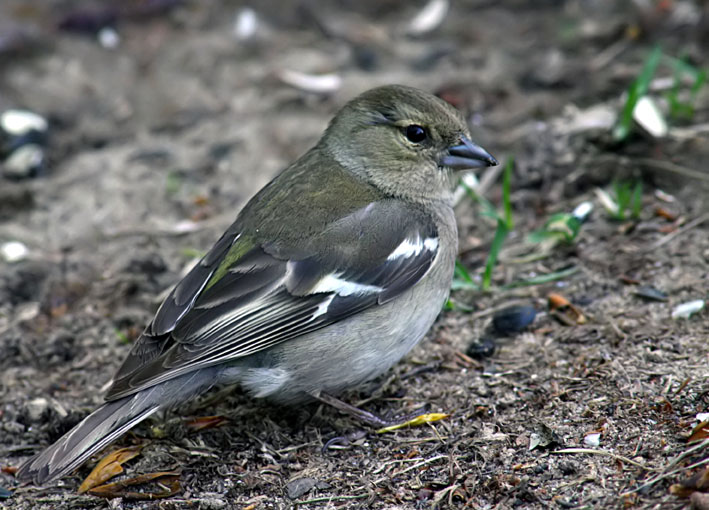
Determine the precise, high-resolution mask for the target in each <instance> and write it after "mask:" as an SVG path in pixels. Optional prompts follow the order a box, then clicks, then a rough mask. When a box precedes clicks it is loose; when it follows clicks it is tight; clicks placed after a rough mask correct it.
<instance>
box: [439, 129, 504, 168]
mask: <svg viewBox="0 0 709 510" xmlns="http://www.w3.org/2000/svg"><path fill="white" fill-rule="evenodd" d="M441 164H442V165H444V166H448V167H450V168H453V169H455V170H465V169H469V168H482V167H485V166H496V165H498V164H499V163H498V162H497V160H496V159H495V158H494V157H493V156H492V155H491V154H490V153H489V152H487V151H486V150H485V149H483V148H482V147H480V146H479V145H475V144H474V143H473V142H471V141H470V140H469V139H468V137H466V136H462V137H461V138H460V144H459V145H454V146H453V147H450V148H449V149H448V154H446V155H445V156H443V157H442V158H441Z"/></svg>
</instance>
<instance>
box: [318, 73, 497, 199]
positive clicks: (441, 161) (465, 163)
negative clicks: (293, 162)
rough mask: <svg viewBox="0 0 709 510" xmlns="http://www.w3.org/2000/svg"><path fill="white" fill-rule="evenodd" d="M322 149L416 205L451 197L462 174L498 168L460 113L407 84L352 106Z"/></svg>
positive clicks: (339, 116) (371, 94)
mask: <svg viewBox="0 0 709 510" xmlns="http://www.w3.org/2000/svg"><path fill="white" fill-rule="evenodd" d="M320 147H321V148H322V150H324V151H325V152H326V153H328V154H329V155H331V156H332V157H334V158H335V160H336V161H337V162H338V163H339V164H340V165H342V166H343V167H344V168H345V169H346V170H348V171H350V172H352V173H354V174H356V175H358V176H360V177H362V178H364V179H366V180H367V181H369V182H370V183H371V184H373V185H375V186H376V187H378V188H379V189H381V190H382V191H384V192H386V193H388V194H392V195H395V196H401V197H404V198H409V199H413V200H417V201H420V200H423V201H430V200H439V199H444V200H445V199H448V198H449V197H450V195H451V191H452V188H453V185H454V183H455V180H456V178H455V172H456V171H458V170H468V169H474V168H479V167H485V166H494V165H497V160H495V158H494V157H492V156H491V155H490V154H489V153H488V152H487V151H485V150H484V149H483V148H482V147H479V146H478V145H476V144H475V143H473V142H472V140H471V138H470V131H469V129H468V126H467V124H466V122H465V119H464V118H463V116H462V115H461V113H460V112H459V111H458V110H456V109H455V108H454V107H453V106H451V105H450V104H448V103H447V102H445V101H443V100H442V99H440V98H438V97H436V96H434V95H432V94H429V93H427V92H423V91H421V90H418V89H415V88H412V87H406V86H403V85H388V86H384V87H378V88H375V89H371V90H369V91H367V92H365V93H363V94H361V95H360V96H358V97H356V98H354V99H353V100H352V101H350V102H349V103H347V104H346V105H345V106H344V107H343V108H342V109H341V110H340V111H339V112H338V114H337V115H336V116H335V117H334V119H333V120H332V122H331V123H330V126H329V127H328V129H327V131H326V132H325V135H324V136H323V138H322V140H321V142H320Z"/></svg>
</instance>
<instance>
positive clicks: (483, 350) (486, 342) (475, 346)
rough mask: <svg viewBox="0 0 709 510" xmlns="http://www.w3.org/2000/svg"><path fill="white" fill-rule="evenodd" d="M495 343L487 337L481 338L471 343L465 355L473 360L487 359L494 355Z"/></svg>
mask: <svg viewBox="0 0 709 510" xmlns="http://www.w3.org/2000/svg"><path fill="white" fill-rule="evenodd" d="M495 347H496V346H495V341H494V340H493V339H492V338H489V337H483V338H480V339H479V340H477V341H475V342H473V343H471V344H470V345H469V346H468V349H467V350H466V351H465V354H467V355H468V356H470V357H471V358H473V359H481V358H489V357H490V356H492V355H493V354H495Z"/></svg>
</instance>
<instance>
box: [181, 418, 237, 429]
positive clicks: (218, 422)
mask: <svg viewBox="0 0 709 510" xmlns="http://www.w3.org/2000/svg"><path fill="white" fill-rule="evenodd" d="M228 422H229V418H227V417H225V416H200V417H199V418H192V419H191V420H188V421H187V422H186V423H185V425H186V426H187V428H188V429H190V430H193V431H198V430H205V429H214V428H217V427H221V426H222V425H224V424H225V423H228Z"/></svg>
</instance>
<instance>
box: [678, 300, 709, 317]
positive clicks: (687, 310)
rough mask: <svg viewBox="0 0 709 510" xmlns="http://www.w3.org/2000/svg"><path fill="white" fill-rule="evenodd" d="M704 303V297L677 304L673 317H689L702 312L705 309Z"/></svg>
mask: <svg viewBox="0 0 709 510" xmlns="http://www.w3.org/2000/svg"><path fill="white" fill-rule="evenodd" d="M704 305H705V301H704V300H703V299H696V300H694V301H688V302H686V303H682V304H679V305H677V306H675V308H674V310H672V318H673V319H688V318H689V317H691V316H692V315H693V314H695V313H697V312H701V311H702V310H703V309H704Z"/></svg>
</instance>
